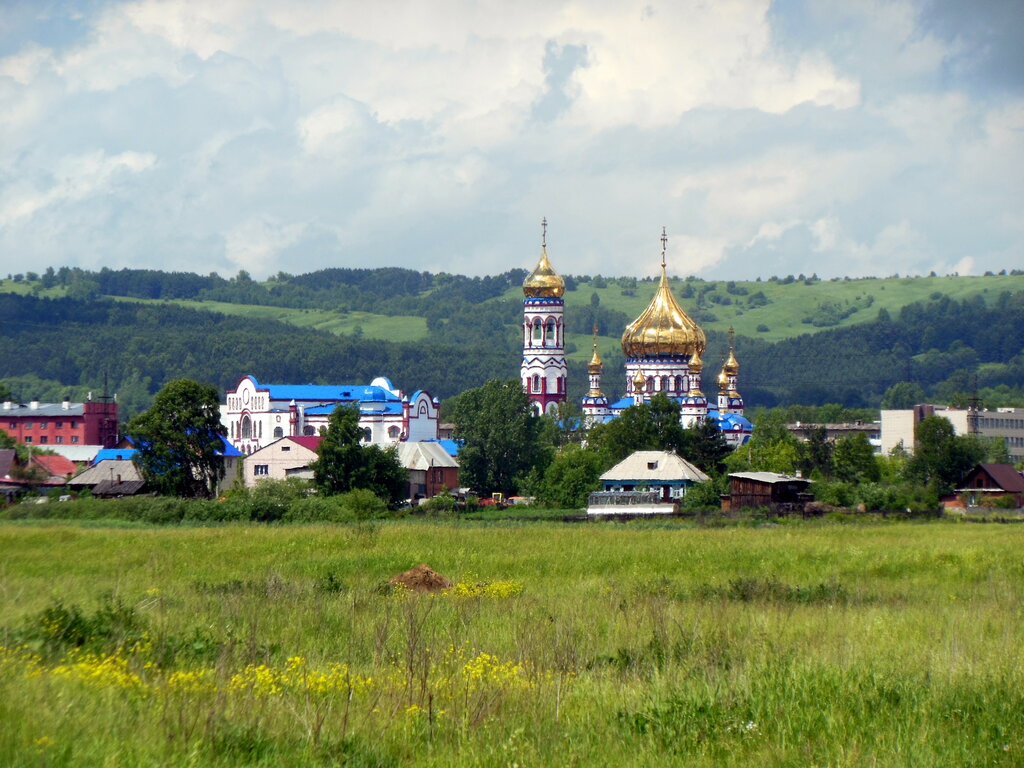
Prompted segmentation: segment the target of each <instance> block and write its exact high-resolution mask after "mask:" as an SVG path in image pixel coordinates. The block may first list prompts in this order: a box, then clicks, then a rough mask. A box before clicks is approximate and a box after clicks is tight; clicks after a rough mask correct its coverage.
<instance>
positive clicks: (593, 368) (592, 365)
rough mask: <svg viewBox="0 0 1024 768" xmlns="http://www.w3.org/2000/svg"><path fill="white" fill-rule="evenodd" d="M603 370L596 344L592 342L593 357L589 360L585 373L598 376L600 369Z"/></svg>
mask: <svg viewBox="0 0 1024 768" xmlns="http://www.w3.org/2000/svg"><path fill="white" fill-rule="evenodd" d="M602 368H604V362H603V361H602V360H601V356H600V355H599V354H597V342H596V341H595V342H594V356H593V357H591V358H590V362H589V363H587V371H588V372H589V373H593V374H598V373H600V372H601V369H602Z"/></svg>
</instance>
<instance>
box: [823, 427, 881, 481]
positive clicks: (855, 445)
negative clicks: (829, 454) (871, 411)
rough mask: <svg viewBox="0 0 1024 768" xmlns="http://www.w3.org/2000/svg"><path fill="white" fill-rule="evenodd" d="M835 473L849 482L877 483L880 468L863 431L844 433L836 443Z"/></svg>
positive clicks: (879, 476)
mask: <svg viewBox="0 0 1024 768" xmlns="http://www.w3.org/2000/svg"><path fill="white" fill-rule="evenodd" d="M834 459H835V475H836V477H837V478H839V479H840V480H844V481H846V482H849V483H860V482H871V483H877V482H878V481H879V480H880V479H881V477H882V470H881V468H880V467H879V466H878V460H877V459H876V458H875V449H874V448H873V447H872V445H871V441H869V440H868V436H867V435H865V434H864V433H863V432H854V433H853V434H849V435H844V436H843V437H841V438H840V439H839V441H838V442H837V443H836V450H835V456H834Z"/></svg>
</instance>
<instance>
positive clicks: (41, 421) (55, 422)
mask: <svg viewBox="0 0 1024 768" xmlns="http://www.w3.org/2000/svg"><path fill="white" fill-rule="evenodd" d="M0 430H3V431H4V432H6V433H7V434H9V435H11V436H12V437H13V438H14V439H15V440H17V441H18V442H19V443H25V444H26V445H33V446H40V447H42V446H46V447H52V446H57V445H98V446H101V447H103V448H113V447H114V446H115V445H117V403H116V402H114V401H113V400H88V401H86V402H84V403H72V402H69V401H67V400H65V401H64V402H62V403H40V402H39V401H37V400H33V401H31V402H30V403H28V404H25V403H15V402H11V401H10V400H8V401H6V402H4V404H3V406H2V407H0Z"/></svg>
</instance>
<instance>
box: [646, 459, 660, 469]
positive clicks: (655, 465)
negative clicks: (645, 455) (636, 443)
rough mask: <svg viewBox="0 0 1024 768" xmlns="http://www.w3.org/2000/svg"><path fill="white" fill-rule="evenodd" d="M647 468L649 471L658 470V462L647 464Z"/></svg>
mask: <svg viewBox="0 0 1024 768" xmlns="http://www.w3.org/2000/svg"><path fill="white" fill-rule="evenodd" d="M647 468H648V469H657V468H658V462H656V461H648V462H647Z"/></svg>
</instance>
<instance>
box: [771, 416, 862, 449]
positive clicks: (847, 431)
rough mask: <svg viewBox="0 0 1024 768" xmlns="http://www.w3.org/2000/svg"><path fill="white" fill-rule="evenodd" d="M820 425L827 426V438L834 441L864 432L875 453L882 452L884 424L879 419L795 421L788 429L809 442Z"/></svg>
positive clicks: (800, 438) (799, 438)
mask: <svg viewBox="0 0 1024 768" xmlns="http://www.w3.org/2000/svg"><path fill="white" fill-rule="evenodd" d="M820 427H824V428H825V439H826V440H828V441H829V442H831V443H834V442H836V441H838V440H840V439H841V438H844V437H846V436H847V435H855V434H863V435H865V436H866V437H867V439H868V442H869V443H870V444H871V447H873V448H874V449H875V453H881V452H882V424H881V422H878V421H868V422H864V421H853V422H842V423H834V424H829V423H826V424H811V423H807V422H800V421H798V422H795V423H793V424H787V425H786V429H787V430H789V432H790V434H792V435H793V436H795V437H796V438H797V439H798V440H802V441H804V442H807V439H808V436H809V435H810V433H811V432H813V431H814V430H816V429H819V428H820Z"/></svg>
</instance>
